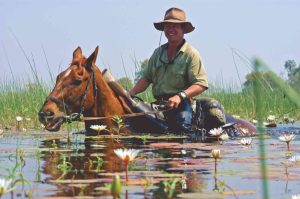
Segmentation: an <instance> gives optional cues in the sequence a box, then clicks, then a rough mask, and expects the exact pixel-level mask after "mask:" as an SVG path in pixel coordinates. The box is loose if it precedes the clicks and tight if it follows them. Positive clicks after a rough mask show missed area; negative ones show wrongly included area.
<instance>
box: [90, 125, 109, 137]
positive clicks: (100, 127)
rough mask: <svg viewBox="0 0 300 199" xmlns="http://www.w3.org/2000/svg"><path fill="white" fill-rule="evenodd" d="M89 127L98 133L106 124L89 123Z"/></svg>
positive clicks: (104, 128)
mask: <svg viewBox="0 0 300 199" xmlns="http://www.w3.org/2000/svg"><path fill="white" fill-rule="evenodd" d="M90 128H91V129H93V130H95V131H97V134H98V135H99V133H100V131H104V130H106V128H107V126H106V125H91V126H90Z"/></svg>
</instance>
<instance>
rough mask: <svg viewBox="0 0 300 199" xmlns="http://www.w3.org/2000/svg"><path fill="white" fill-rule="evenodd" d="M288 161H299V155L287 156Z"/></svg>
mask: <svg viewBox="0 0 300 199" xmlns="http://www.w3.org/2000/svg"><path fill="white" fill-rule="evenodd" d="M289 161H291V162H300V156H299V155H297V156H292V157H290V158H289Z"/></svg>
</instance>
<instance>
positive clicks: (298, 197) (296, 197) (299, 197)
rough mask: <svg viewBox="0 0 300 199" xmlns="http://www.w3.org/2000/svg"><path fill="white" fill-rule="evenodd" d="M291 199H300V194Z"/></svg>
mask: <svg viewBox="0 0 300 199" xmlns="http://www.w3.org/2000/svg"><path fill="white" fill-rule="evenodd" d="M291 199H300V194H297V195H292V197H291Z"/></svg>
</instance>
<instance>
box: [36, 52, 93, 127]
mask: <svg viewBox="0 0 300 199" xmlns="http://www.w3.org/2000/svg"><path fill="white" fill-rule="evenodd" d="M97 54H98V47H97V48H96V49H95V51H94V52H93V53H92V54H91V55H90V56H89V57H88V58H85V57H84V56H83V55H82V51H81V48H80V47H78V48H77V49H76V50H75V51H74V52H73V60H72V62H71V64H70V66H69V67H68V68H67V69H66V70H65V71H63V72H61V73H60V74H59V75H58V76H57V78H56V84H55V86H54V88H53V90H52V92H51V93H50V94H49V96H48V97H47V98H46V100H45V103H44V105H43V107H42V108H41V110H40V111H39V120H40V122H41V123H42V124H44V125H45V128H46V129H47V130H49V131H58V130H59V129H60V126H61V124H62V123H63V122H64V121H66V116H67V115H70V114H72V113H82V112H83V111H88V110H89V109H91V107H92V106H93V105H94V104H95V103H94V100H95V95H96V91H95V90H96V82H95V70H96V69H97V67H96V66H95V61H96V57H97Z"/></svg>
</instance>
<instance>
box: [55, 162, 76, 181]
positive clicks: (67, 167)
mask: <svg viewBox="0 0 300 199" xmlns="http://www.w3.org/2000/svg"><path fill="white" fill-rule="evenodd" d="M72 167H73V165H72V163H71V162H68V161H67V158H66V157H63V159H62V163H61V164H59V165H57V168H58V169H59V170H60V171H61V172H62V175H61V176H60V177H59V178H58V180H59V179H61V178H63V177H64V176H65V175H66V174H67V173H68V172H70V171H71V169H72Z"/></svg>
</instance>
